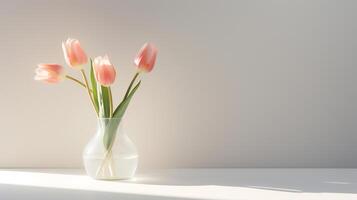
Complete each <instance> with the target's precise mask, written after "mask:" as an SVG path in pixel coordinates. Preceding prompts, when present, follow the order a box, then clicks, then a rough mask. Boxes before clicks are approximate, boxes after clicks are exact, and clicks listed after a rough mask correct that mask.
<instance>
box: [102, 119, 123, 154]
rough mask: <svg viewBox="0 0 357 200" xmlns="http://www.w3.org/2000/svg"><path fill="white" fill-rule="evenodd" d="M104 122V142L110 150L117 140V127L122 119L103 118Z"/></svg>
mask: <svg viewBox="0 0 357 200" xmlns="http://www.w3.org/2000/svg"><path fill="white" fill-rule="evenodd" d="M102 123H104V124H103V125H104V127H105V130H104V136H103V144H104V147H105V149H106V150H109V149H110V148H111V146H112V144H113V142H114V140H115V137H116V134H117V129H118V127H119V123H120V120H117V119H107V118H105V119H102Z"/></svg>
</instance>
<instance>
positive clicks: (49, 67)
mask: <svg viewBox="0 0 357 200" xmlns="http://www.w3.org/2000/svg"><path fill="white" fill-rule="evenodd" d="M65 76H66V74H65V71H64V69H63V67H62V66H61V65H58V64H39V65H38V67H37V69H36V75H35V78H34V79H35V80H37V81H42V82H45V83H58V82H60V81H62V80H63V79H64V78H65Z"/></svg>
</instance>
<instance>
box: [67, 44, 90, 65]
mask: <svg viewBox="0 0 357 200" xmlns="http://www.w3.org/2000/svg"><path fill="white" fill-rule="evenodd" d="M62 49H63V53H64V58H65V60H66V62H67V64H68V65H69V66H70V67H73V68H75V69H81V68H82V65H84V64H86V63H87V61H88V59H87V55H86V53H85V52H84V50H83V49H82V47H81V45H80V43H79V41H78V40H76V39H71V38H68V39H67V40H66V42H62Z"/></svg>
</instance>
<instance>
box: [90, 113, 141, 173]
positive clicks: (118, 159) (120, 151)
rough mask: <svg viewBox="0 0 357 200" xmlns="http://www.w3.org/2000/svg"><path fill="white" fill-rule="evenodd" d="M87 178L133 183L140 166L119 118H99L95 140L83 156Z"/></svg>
mask: <svg viewBox="0 0 357 200" xmlns="http://www.w3.org/2000/svg"><path fill="white" fill-rule="evenodd" d="M83 161H84V167H85V170H86V172H87V174H88V175H89V176H90V177H92V178H95V179H102V180H115V179H130V178H131V177H133V176H134V174H135V171H136V168H137V165H138V154H137V150H136V147H135V145H134V144H133V142H132V141H131V140H130V139H129V137H128V136H127V134H126V133H125V132H124V130H123V123H122V120H121V119H120V118H99V119H98V128H97V132H96V133H95V135H94V137H93V138H92V139H91V140H90V141H89V143H88V144H87V145H86V147H85V149H84V152H83Z"/></svg>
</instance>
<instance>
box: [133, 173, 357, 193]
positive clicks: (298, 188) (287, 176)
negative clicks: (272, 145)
mask: <svg viewBox="0 0 357 200" xmlns="http://www.w3.org/2000/svg"><path fill="white" fill-rule="evenodd" d="M130 182H132V183H140V184H157V185H181V186H192V185H216V186H232V187H248V188H256V189H262V190H273V191H284V192H296V193H299V192H311V193H322V192H323V193H355V194H357V170H355V169H275V168H274V169H258V170H257V169H239V170H236V169H224V170H220V169H200V170H195V171H194V172H193V171H192V170H190V169H187V170H185V169H182V170H181V169H180V170H164V171H160V172H158V173H150V176H140V175H138V177H137V178H136V180H135V181H130Z"/></svg>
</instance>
